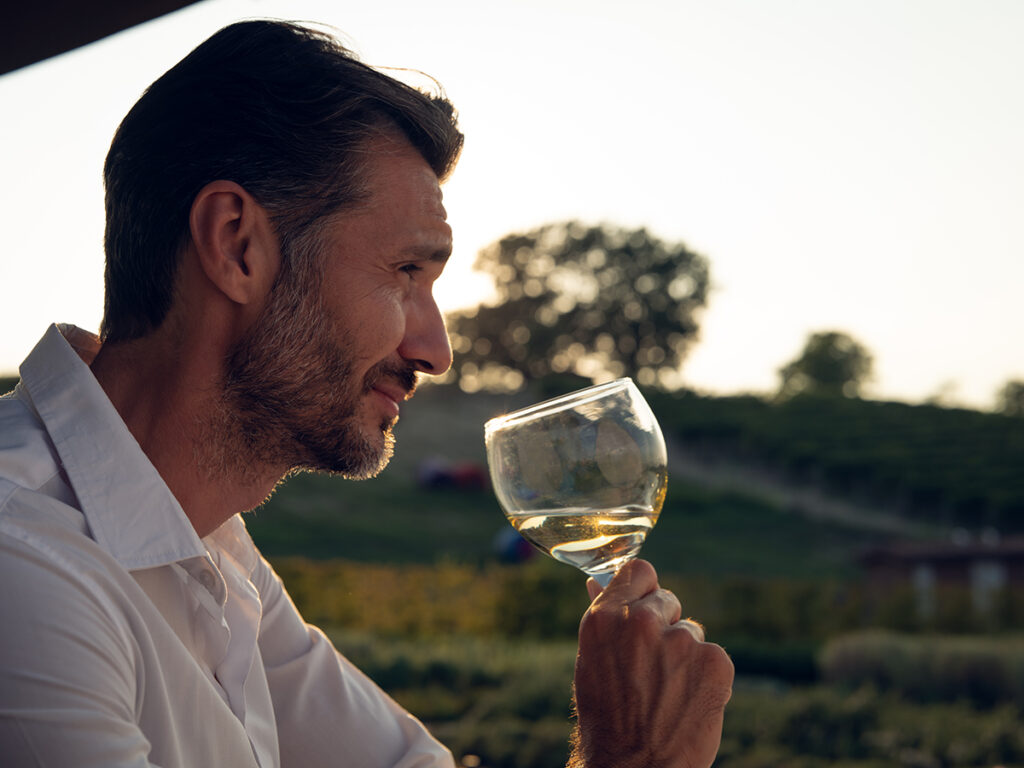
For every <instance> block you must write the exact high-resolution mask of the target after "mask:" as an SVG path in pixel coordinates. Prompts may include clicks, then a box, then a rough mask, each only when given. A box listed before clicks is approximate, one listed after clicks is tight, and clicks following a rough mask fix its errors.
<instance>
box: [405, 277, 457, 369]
mask: <svg viewBox="0 0 1024 768" xmlns="http://www.w3.org/2000/svg"><path fill="white" fill-rule="evenodd" d="M398 354H400V355H401V356H402V358H404V359H405V360H406V361H408V362H410V363H412V364H413V365H414V366H416V370H418V371H422V372H423V373H429V374H431V375H434V376H440V375H441V374H442V373H444V372H445V371H447V370H448V369H449V368H451V366H452V347H451V344H449V342H448V329H447V328H445V324H444V317H443V316H442V315H441V310H440V309H439V308H438V306H437V302H435V301H434V299H433V297H432V296H427V297H425V298H424V299H423V300H421V301H416V302H413V303H412V304H411V305H410V306H409V308H408V312H407V314H406V318H405V337H404V338H403V339H402V343H401V345H400V346H399V347H398Z"/></svg>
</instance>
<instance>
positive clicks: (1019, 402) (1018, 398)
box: [996, 379, 1024, 417]
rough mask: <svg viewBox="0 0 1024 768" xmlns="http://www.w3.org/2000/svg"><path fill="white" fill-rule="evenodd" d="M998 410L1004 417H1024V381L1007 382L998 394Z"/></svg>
mask: <svg viewBox="0 0 1024 768" xmlns="http://www.w3.org/2000/svg"><path fill="white" fill-rule="evenodd" d="M996 410H997V411H998V412H999V413H1001V414H1003V415H1004V416H1015V417H1021V416H1024V381H1019V380H1017V379H1013V380H1011V381H1008V382H1006V384H1004V385H1003V386H1002V388H1001V389H1000V390H999V392H998V393H996Z"/></svg>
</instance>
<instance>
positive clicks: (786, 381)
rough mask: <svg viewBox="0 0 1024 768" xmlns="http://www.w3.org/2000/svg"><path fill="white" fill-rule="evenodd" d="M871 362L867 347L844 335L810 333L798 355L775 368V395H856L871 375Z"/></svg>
mask: <svg viewBox="0 0 1024 768" xmlns="http://www.w3.org/2000/svg"><path fill="white" fill-rule="evenodd" d="M872 362H873V361H872V358H871V354H870V353H869V352H868V350H867V348H866V347H864V346H863V345H862V344H861V343H860V342H858V341H856V340H855V339H854V338H853V337H851V336H849V335H848V334H845V333H842V332H840V331H822V332H819V333H812V334H811V335H810V337H809V338H808V339H807V343H806V344H805V345H804V349H803V352H801V353H800V357H798V358H797V359H796V360H793V361H792V362H791V363H789V364H787V365H785V366H783V367H782V368H780V369H779V376H780V377H781V379H782V382H781V385H780V387H779V396H780V397H792V396H793V395H798V394H815V395H826V396H833V397H840V396H841V397H859V396H860V388H861V386H862V385H863V384H864V383H865V382H866V381H867V380H868V379H869V378H871V367H872Z"/></svg>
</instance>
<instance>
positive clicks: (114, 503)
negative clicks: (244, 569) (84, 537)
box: [20, 325, 206, 570]
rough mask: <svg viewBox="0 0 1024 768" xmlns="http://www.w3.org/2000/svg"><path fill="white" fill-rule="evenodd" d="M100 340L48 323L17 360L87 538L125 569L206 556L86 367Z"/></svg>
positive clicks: (153, 470) (167, 491) (172, 497)
mask: <svg viewBox="0 0 1024 768" xmlns="http://www.w3.org/2000/svg"><path fill="white" fill-rule="evenodd" d="M99 347H100V341H99V339H98V338H96V337H95V336H93V335H92V334H90V333H87V332H86V331H83V330H81V329H80V328H76V327H74V326H71V325H60V326H57V325H51V326H50V328H49V329H48V330H47V331H46V333H45V334H44V336H43V338H42V339H41V340H40V341H39V343H38V344H37V345H36V347H35V349H33V350H32V352H31V354H30V355H29V356H28V358H26V360H25V362H23V363H22V365H21V368H20V373H21V380H22V384H23V386H24V387H25V390H26V391H27V392H28V395H29V397H30V399H31V401H32V405H33V407H34V408H35V411H36V413H37V414H38V415H39V419H40V420H41V421H42V423H43V425H44V427H45V429H46V431H47V433H48V434H49V436H50V439H51V440H52V441H53V445H54V447H55V448H56V451H57V455H58V456H59V457H60V462H61V464H62V465H63V467H64V471H65V473H66V475H67V477H68V480H69V481H70V483H71V487H72V488H73V489H74V491H75V493H76V495H77V496H78V500H79V503H80V504H81V508H82V513H83V515H85V519H86V522H87V523H88V524H89V528H90V530H91V531H92V536H93V538H94V539H95V540H96V542H97V544H99V545H100V546H101V547H103V549H104V550H106V551H107V552H108V553H109V554H110V555H111V556H112V557H114V559H116V560H117V561H118V562H119V563H120V564H121V565H123V566H124V567H125V568H126V569H128V570H136V569H140V568H153V567H156V566H159V565H166V564H168V563H171V562H175V561H178V560H184V559H186V558H190V557H203V556H205V555H206V547H205V546H204V545H203V543H202V541H201V540H200V539H199V536H198V535H197V534H196V532H195V529H194V528H193V527H192V524H191V522H189V519H188V518H187V517H186V516H185V512H184V510H182V508H181V505H180V504H179V503H178V501H177V499H175V498H174V495H173V494H172V493H171V491H170V489H169V488H168V487H167V485H166V484H165V483H164V481H163V479H162V478H161V477H160V474H159V473H158V472H157V471H156V468H155V467H154V466H153V465H152V464H151V463H150V461H149V459H148V458H147V457H146V454H145V453H144V452H143V451H142V448H141V447H140V446H139V444H138V443H137V442H136V441H135V438H134V437H133V436H132V434H131V433H130V432H129V431H128V427H127V426H126V425H125V423H124V422H123V421H122V420H121V417H120V415H119V414H118V413H117V410H116V409H115V408H114V406H113V404H112V403H111V402H110V400H109V399H108V398H107V396H106V393H105V392H104V391H103V389H102V387H100V385H99V382H98V381H96V378H95V377H94V376H93V375H92V371H90V370H89V365H88V364H89V363H90V362H91V361H92V359H93V358H94V357H95V356H96V352H97V351H99Z"/></svg>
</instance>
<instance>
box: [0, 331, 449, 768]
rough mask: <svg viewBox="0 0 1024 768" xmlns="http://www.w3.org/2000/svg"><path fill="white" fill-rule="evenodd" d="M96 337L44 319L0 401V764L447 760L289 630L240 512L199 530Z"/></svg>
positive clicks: (291, 613) (307, 639) (348, 668)
mask: <svg viewBox="0 0 1024 768" xmlns="http://www.w3.org/2000/svg"><path fill="white" fill-rule="evenodd" d="M62 332H63V335H62ZM65 335H66V336H67V337H68V340H66V339H65V338H64V336H65ZM69 340H70V341H71V344H69ZM72 344H74V345H75V346H76V347H77V348H78V350H77V351H78V354H76V350H75V349H73V348H72ZM97 348H98V342H97V341H96V339H95V337H92V336H91V335H89V334H86V333H85V332H83V331H80V330H78V329H76V328H74V327H72V326H62V327H61V328H58V327H57V326H51V327H50V329H49V330H48V331H47V332H46V334H45V335H44V336H43V338H42V340H41V341H40V342H39V344H38V345H37V346H36V348H35V350H33V352H32V353H31V354H30V355H29V357H28V358H27V359H26V360H25V362H24V363H23V364H22V366H21V371H20V372H21V383H20V384H19V385H18V387H17V388H16V390H15V391H14V393H12V394H11V395H8V396H7V397H4V398H0V764H2V765H4V766H10V767H11V768H14V767H20V766H82V767H89V766H97V767H98V766H104V768H110V767H112V766H117V767H121V766H147V765H159V766H162V767H163V768H175V767H178V766H180V767H181V768H234V767H235V766H238V767H239V768H241V767H242V766H245V767H246V768H249V767H252V766H259V768H276V767H277V766H301V767H302V768H313V767H315V766H328V765H332V766H345V767H346V768H349V767H351V768H357V767H358V768H362V767H363V766H366V767H367V768H369V767H370V766H393V767H394V768H427V766H453V762H452V758H451V755H450V753H449V752H448V751H447V750H446V749H445V748H444V747H443V746H441V745H440V744H439V743H438V742H437V741H435V740H434V739H433V738H432V737H431V736H430V735H429V734H428V733H427V731H426V730H425V729H424V727H423V726H422V725H421V724H420V723H419V722H418V721H417V720H416V719H415V718H413V717H412V716H411V715H409V714H408V713H407V712H405V711H404V710H402V709H401V707H399V706H398V705H397V704H396V703H395V702H394V701H393V700H391V699H390V698H389V697H388V696H387V695H386V694H385V693H384V692H383V691H381V690H380V689H379V688H378V687H377V686H376V685H374V683H372V682H371V681H370V680H369V679H368V678H367V677H365V676H364V675H363V674H362V673H361V672H359V670H357V669H356V668H355V667H353V666H352V665H351V663H349V662H348V661H347V660H346V659H345V658H344V657H342V656H341V655H340V654H339V653H337V651H335V649H334V648H333V647H332V646H331V643H330V641H329V640H327V638H326V637H325V636H324V635H323V634H322V633H321V632H320V631H319V630H317V629H315V628H313V627H310V626H308V625H306V624H305V623H304V622H303V621H302V618H301V617H300V616H299V614H298V612H297V611H296V609H295V606H294V605H293V604H292V602H291V600H290V599H289V597H288V594H287V593H286V592H285V590H284V587H283V585H282V584H281V581H280V579H279V578H278V577H277V575H276V574H275V573H274V572H273V570H272V569H271V567H270V565H269V564H268V563H267V562H266V561H265V560H264V559H263V558H262V557H260V555H259V553H258V551H257V550H256V548H255V546H254V545H253V543H252V540H251V539H250V538H249V535H248V534H247V533H246V531H245V526H244V524H243V523H242V521H241V518H240V517H238V516H236V517H234V518H232V519H231V520H229V521H228V522H227V523H225V524H224V525H223V526H221V528H219V529H218V530H217V531H215V532H214V533H213V534H211V535H210V536H207V537H206V538H205V539H202V540H200V539H199V537H198V536H197V535H196V533H195V530H194V529H193V528H192V525H191V524H190V523H189V521H188V518H187V517H186V516H185V514H184V512H183V511H182V509H181V506H180V505H179V504H178V502H177V500H176V499H175V498H174V496H173V495H172V494H171V492H170V490H169V489H168V488H167V486H166V485H165V484H164V482H163V480H162V479H161V478H160V476H159V474H158V473H157V471H156V469H155V468H154V467H153V465H152V464H150V462H149V460H148V459H147V458H146V456H145V454H144V453H143V452H142V450H141V448H140V447H139V445H138V444H137V443H136V442H135V440H134V438H133V437H132V436H131V434H130V433H129V432H128V429H127V427H126V426H125V424H124V422H123V421H122V420H121V419H120V417H119V416H118V414H117V412H116V410H115V409H114V407H113V405H112V404H111V403H110V401H109V400H108V399H107V397H106V395H105V394H104V392H103V390H102V388H101V387H100V386H99V384H98V383H97V381H96V379H95V378H94V377H93V375H92V373H91V371H90V370H89V368H88V366H87V365H86V361H89V360H91V359H92V355H94V354H95V351H96V349H97ZM80 356H81V357H80Z"/></svg>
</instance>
